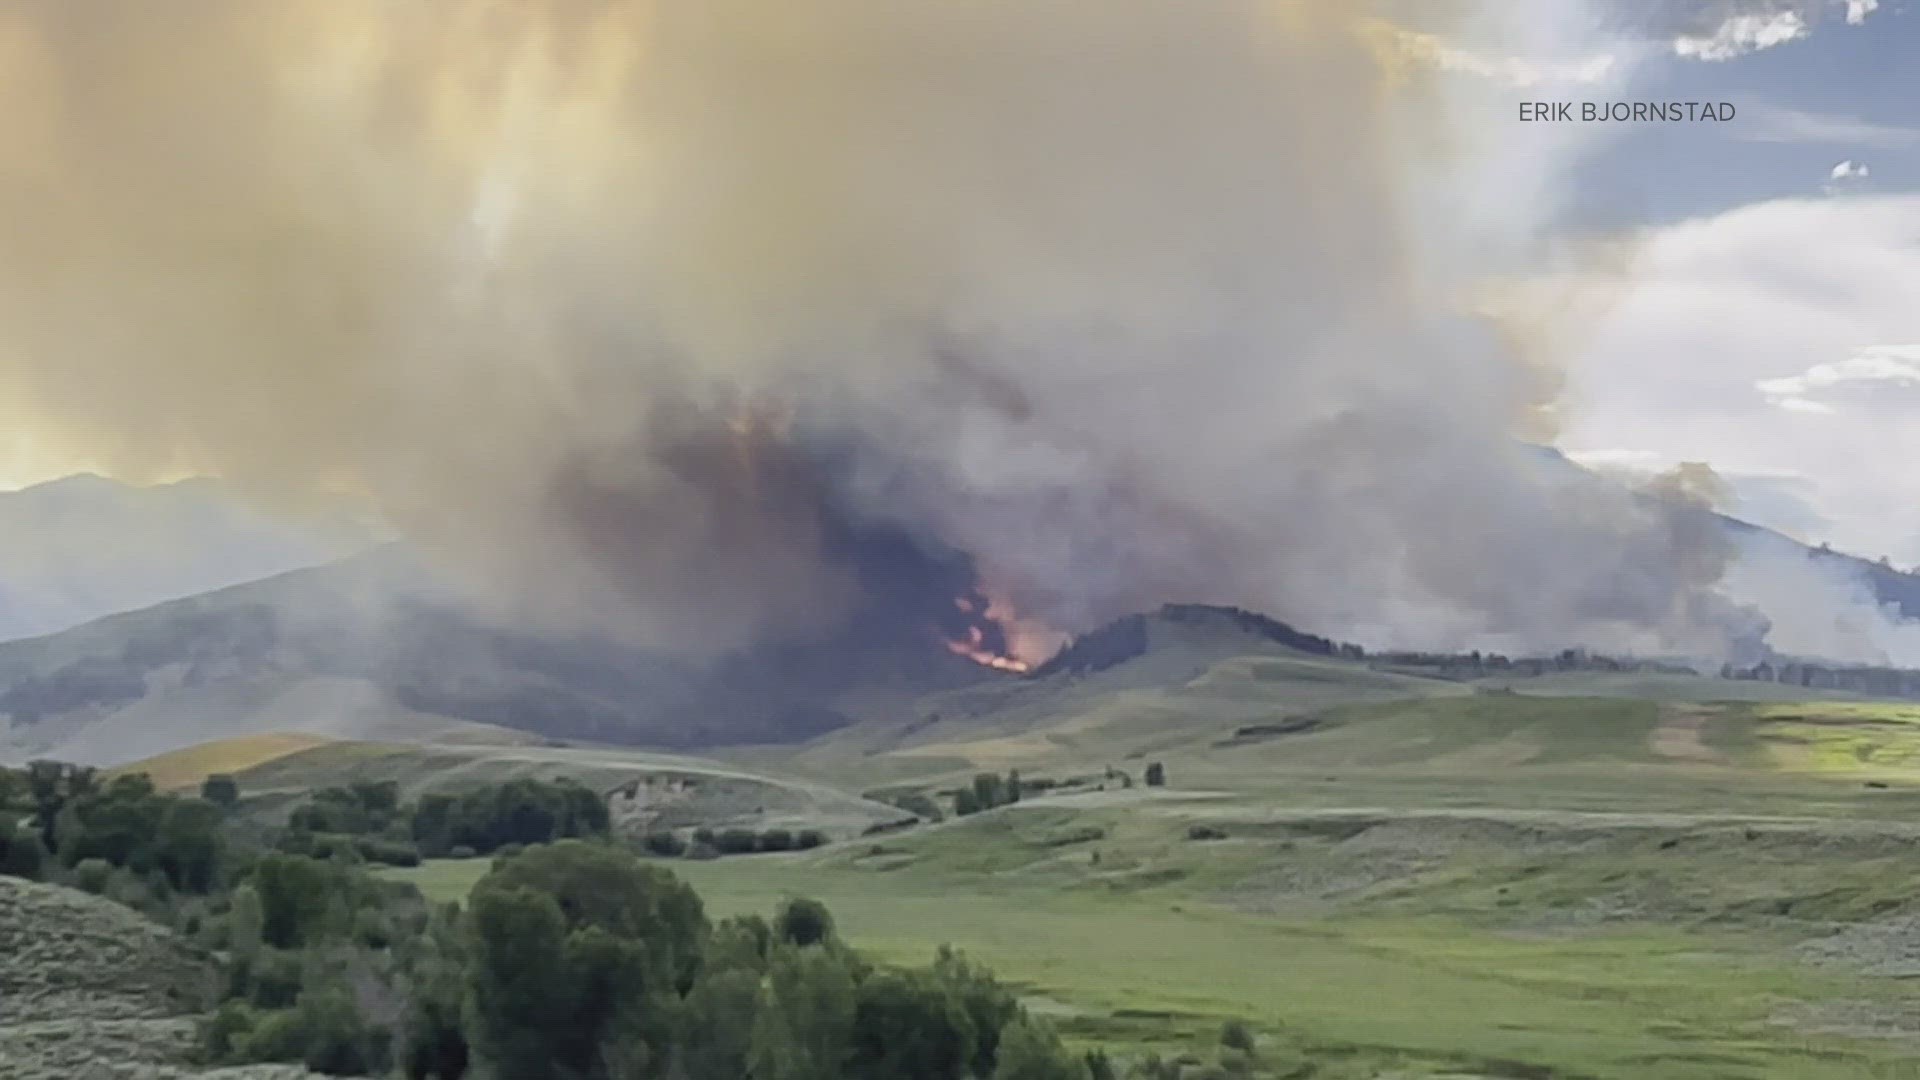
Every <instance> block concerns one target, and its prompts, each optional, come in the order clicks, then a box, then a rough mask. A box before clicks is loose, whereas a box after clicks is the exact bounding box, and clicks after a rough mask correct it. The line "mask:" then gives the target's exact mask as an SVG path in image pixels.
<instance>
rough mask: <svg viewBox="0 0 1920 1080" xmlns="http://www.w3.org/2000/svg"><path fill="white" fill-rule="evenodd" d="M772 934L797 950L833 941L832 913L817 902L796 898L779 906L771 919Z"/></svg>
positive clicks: (805, 898) (801, 897)
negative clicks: (778, 909)
mask: <svg viewBox="0 0 1920 1080" xmlns="http://www.w3.org/2000/svg"><path fill="white" fill-rule="evenodd" d="M773 932H774V934H775V935H776V936H777V937H778V938H779V939H780V940H781V941H784V942H786V943H788V944H790V945H793V946H796V947H798V948H805V947H807V946H808V945H819V944H821V943H823V942H827V941H831V940H833V913H832V912H829V911H828V910H827V905H825V904H823V903H821V902H820V901H818V900H813V899H809V898H807V897H803V896H796V897H794V898H792V899H790V900H788V901H787V902H786V903H784V904H782V905H780V912H779V914H777V915H775V916H774V919H773Z"/></svg>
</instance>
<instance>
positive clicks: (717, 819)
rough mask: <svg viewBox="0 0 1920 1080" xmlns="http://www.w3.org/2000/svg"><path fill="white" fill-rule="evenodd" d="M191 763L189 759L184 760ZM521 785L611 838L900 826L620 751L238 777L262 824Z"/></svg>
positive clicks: (787, 789) (824, 797) (302, 762)
mask: <svg viewBox="0 0 1920 1080" xmlns="http://www.w3.org/2000/svg"><path fill="white" fill-rule="evenodd" d="M249 745H253V744H249ZM194 754H195V752H191V751H190V752H187V756H188V757H189V758H191V757H193V756H194ZM176 760H178V758H177V757H176V756H175V755H167V756H166V757H163V758H160V759H157V761H156V763H157V764H160V765H163V766H166V765H171V764H172V763H173V762H174V761H176ZM144 767H145V766H144V765H135V766H131V767H130V769H132V770H139V769H143V768H144ZM519 777H533V778H536V779H541V780H558V779H562V778H565V779H570V780H573V781H576V782H578V783H581V784H584V785H586V786H587V787H589V788H592V789H594V790H595V791H599V792H602V793H606V794H607V795H608V796H609V803H610V806H611V808H612V810H613V816H614V824H615V828H616V831H619V832H621V833H623V834H625V835H628V836H630V837H631V836H637V835H639V834H641V833H644V832H645V831H647V830H649V829H655V828H685V827H692V826H707V827H711V828H728V827H736V826H737V827H741V828H751V829H755V830H764V829H768V828H775V827H778V828H787V829H799V828H813V829H820V830H822V831H825V832H827V833H828V834H829V835H835V836H854V835H858V834H859V833H861V832H862V831H863V830H865V829H866V828H867V827H869V826H871V825H875V824H878V823H881V822H887V821H897V820H899V819H900V818H901V817H902V814H901V812H900V811H899V810H896V809H894V808H893V807H891V806H886V805H883V804H880V803H876V802H873V801H871V800H868V799H863V798H861V797H859V796H857V795H853V794H851V793H849V792H846V791H843V790H840V789H838V788H835V787H832V786H830V785H827V784H822V783H818V782H815V781H808V780H803V779H795V778H788V777H778V776H772V775H766V774H763V773H759V772H754V771H750V770H746V769H742V768H739V767H737V766H730V765H726V764H722V763H720V762H717V761H713V760H709V759H704V758H696V757H688V756H683V755H676V754H662V753H646V752H642V751H634V750H624V749H618V748H594V749H586V748H572V747H550V746H494V745H466V746H460V745H434V746H409V745H400V744H393V743H372V742H327V743H322V744H319V745H315V746H311V747H306V748H297V749H293V750H292V751H291V752H289V753H285V754H280V755H276V756H273V757H271V758H268V759H265V760H262V761H260V762H259V763H258V764H255V765H253V766H252V767H249V768H245V769H241V770H237V772H236V779H237V780H238V781H239V784H240V788H241V791H242V792H243V793H244V794H245V795H246V797H247V806H248V808H249V810H250V812H251V813H252V814H253V815H254V816H255V817H257V818H264V819H273V818H277V817H279V816H280V815H283V814H284V813H285V812H286V811H288V810H290V809H291V808H292V807H293V806H294V805H295V804H296V803H298V802H299V801H300V800H301V799H302V798H304V796H305V795H306V793H308V792H310V791H312V790H314V789H316V788H321V787H328V786H332V785H335V784H344V783H348V782H359V781H376V782H377V781H382V780H393V781H395V782H397V783H398V784H399V785H400V788H401V794H402V798H403V799H414V798H418V797H419V796H420V795H423V794H426V793H428V792H460V791H464V790H469V789H472V788H475V787H479V786H482V785H487V784H498V783H502V782H504V781H507V780H512V779H516V778H519Z"/></svg>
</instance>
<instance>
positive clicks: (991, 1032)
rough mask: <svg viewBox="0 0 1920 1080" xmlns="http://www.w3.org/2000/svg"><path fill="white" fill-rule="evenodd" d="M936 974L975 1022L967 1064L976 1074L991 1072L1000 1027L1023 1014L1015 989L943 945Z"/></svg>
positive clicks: (961, 954)
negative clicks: (1014, 992) (1006, 985)
mask: <svg viewBox="0 0 1920 1080" xmlns="http://www.w3.org/2000/svg"><path fill="white" fill-rule="evenodd" d="M933 975H934V977H935V978H936V979H938V980H939V981H940V982H941V984H942V985H944V986H945V987H946V988H947V989H948V991H949V992H951V993H952V994H953V996H954V998H955V1000H957V1001H959V1002H960V1007H961V1008H962V1009H965V1010H966V1013H967V1018H968V1019H969V1020H971V1021H972V1022H973V1045H972V1047H971V1048H970V1049H969V1050H968V1053H967V1067H968V1069H969V1070H970V1071H971V1072H972V1073H973V1075H975V1076H990V1075H992V1073H993V1069H994V1062H995V1060H996V1058H997V1055H998V1053H999V1047H1000V1031H1001V1029H1002V1028H1004V1027H1006V1026H1007V1024H1008V1023H1010V1022H1011V1021H1012V1020H1013V1019H1014V1017H1016V1016H1018V1015H1019V1014H1020V1003H1019V1001H1018V1000H1017V999H1016V998H1015V997H1014V996H1013V991H1011V990H1008V989H1007V988H1006V987H1004V986H1002V985H1000V983H999V982H998V981H997V980H995V979H994V977H993V975H992V974H991V973H989V972H988V971H987V970H986V969H985V968H983V967H980V966H978V965H976V964H974V963H973V962H972V961H971V960H969V959H967V957H966V954H964V953H961V952H959V951H958V950H956V949H953V948H949V947H948V946H945V945H943V946H941V947H940V951H939V952H938V953H936V954H935V956H934V960H933Z"/></svg>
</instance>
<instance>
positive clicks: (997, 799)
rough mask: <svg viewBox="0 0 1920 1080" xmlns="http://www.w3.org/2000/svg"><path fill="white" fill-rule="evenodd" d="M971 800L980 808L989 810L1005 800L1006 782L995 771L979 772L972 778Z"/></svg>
mask: <svg viewBox="0 0 1920 1080" xmlns="http://www.w3.org/2000/svg"><path fill="white" fill-rule="evenodd" d="M973 801H974V802H975V803H976V804H978V806H979V807H980V809H982V810H991V809H993V808H994V807H996V806H999V805H1000V804H1001V803H1004V802H1006V801H1007V798H1006V784H1005V783H1004V782H1003V781H1002V780H1001V779H1000V777H999V775H998V774H996V773H980V774H978V775H977V776H975V777H974V778H973Z"/></svg>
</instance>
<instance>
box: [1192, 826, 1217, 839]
mask: <svg viewBox="0 0 1920 1080" xmlns="http://www.w3.org/2000/svg"><path fill="white" fill-rule="evenodd" d="M1226 838H1227V831H1226V830H1225V829H1221V828H1218V827H1216V826H1213V825H1189V826H1187V839H1189V840H1225V839H1226Z"/></svg>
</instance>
